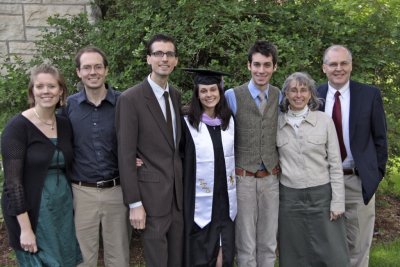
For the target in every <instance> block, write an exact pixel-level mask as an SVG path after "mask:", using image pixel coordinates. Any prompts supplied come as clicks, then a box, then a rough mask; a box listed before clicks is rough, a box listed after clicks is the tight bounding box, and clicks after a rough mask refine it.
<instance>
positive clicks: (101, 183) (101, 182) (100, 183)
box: [96, 181, 106, 188]
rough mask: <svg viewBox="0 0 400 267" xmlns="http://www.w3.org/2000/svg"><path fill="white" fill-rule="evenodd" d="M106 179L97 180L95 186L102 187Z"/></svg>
mask: <svg viewBox="0 0 400 267" xmlns="http://www.w3.org/2000/svg"><path fill="white" fill-rule="evenodd" d="M105 182H106V181H99V182H97V183H96V187H97V188H103V187H104V184H105Z"/></svg>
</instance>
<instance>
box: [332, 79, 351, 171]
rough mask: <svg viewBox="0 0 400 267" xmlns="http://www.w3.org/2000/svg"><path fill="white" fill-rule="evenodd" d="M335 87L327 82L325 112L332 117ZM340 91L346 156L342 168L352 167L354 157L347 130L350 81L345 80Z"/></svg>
mask: <svg viewBox="0 0 400 267" xmlns="http://www.w3.org/2000/svg"><path fill="white" fill-rule="evenodd" d="M336 91H337V90H336V89H335V88H333V87H332V86H331V85H330V84H329V83H328V93H327V94H326V102H325V113H326V114H328V115H329V117H332V111H333V105H334V103H335V93H336ZM339 92H340V96H339V98H340V107H341V111H342V128H343V142H344V146H345V147H346V152H347V157H346V158H345V160H344V161H343V163H342V164H343V168H345V169H347V168H354V159H353V155H352V154H351V149H350V132H349V125H350V124H349V117H350V82H347V83H346V84H345V85H344V86H343V87H342V88H340V89H339Z"/></svg>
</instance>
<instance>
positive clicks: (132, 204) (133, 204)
mask: <svg viewBox="0 0 400 267" xmlns="http://www.w3.org/2000/svg"><path fill="white" fill-rule="evenodd" d="M142 205H143V204H142V201H138V202H135V203H131V204H129V208H130V209H133V208H137V207H140V206H142Z"/></svg>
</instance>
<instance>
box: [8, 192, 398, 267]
mask: <svg viewBox="0 0 400 267" xmlns="http://www.w3.org/2000/svg"><path fill="white" fill-rule="evenodd" d="M376 215H377V217H376V222H375V233H374V243H382V242H390V241H392V240H394V239H398V238H400V198H396V197H392V196H384V195H378V196H377V198H376ZM11 255H12V254H11V249H10V248H9V247H8V240H7V234H6V232H5V227H4V223H0V266H17V264H16V262H15V258H14V257H12V256H11ZM142 262H143V251H142V248H141V245H140V240H139V234H138V233H137V232H134V233H133V238H132V242H131V263H132V264H134V263H142ZM99 266H104V265H103V261H102V258H101V257H100V259H99Z"/></svg>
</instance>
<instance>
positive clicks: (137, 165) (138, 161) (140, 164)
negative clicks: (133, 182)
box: [136, 158, 144, 167]
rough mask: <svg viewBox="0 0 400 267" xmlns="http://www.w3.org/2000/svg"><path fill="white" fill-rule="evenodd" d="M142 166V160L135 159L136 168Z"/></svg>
mask: <svg viewBox="0 0 400 267" xmlns="http://www.w3.org/2000/svg"><path fill="white" fill-rule="evenodd" d="M143 164H144V163H143V160H141V159H140V158H136V167H141V166H142V165H143Z"/></svg>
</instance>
